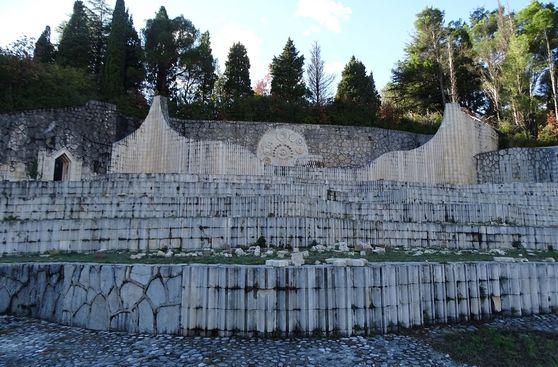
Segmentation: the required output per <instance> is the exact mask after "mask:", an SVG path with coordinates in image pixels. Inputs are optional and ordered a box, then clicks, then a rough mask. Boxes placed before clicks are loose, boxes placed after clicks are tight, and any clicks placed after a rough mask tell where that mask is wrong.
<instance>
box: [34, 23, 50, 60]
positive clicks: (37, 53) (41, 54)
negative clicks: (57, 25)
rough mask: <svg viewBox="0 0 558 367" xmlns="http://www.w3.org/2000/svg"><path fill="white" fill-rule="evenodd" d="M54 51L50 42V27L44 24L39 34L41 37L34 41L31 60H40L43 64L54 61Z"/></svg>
mask: <svg viewBox="0 0 558 367" xmlns="http://www.w3.org/2000/svg"><path fill="white" fill-rule="evenodd" d="M54 58H55V52H54V46H53V45H52V43H51V42H50V27H49V26H46V28H45V30H44V31H43V33H42V34H41V37H39V39H38V40H37V43H35V50H34V51H33V60H35V61H37V62H42V63H43V64H52V63H54Z"/></svg>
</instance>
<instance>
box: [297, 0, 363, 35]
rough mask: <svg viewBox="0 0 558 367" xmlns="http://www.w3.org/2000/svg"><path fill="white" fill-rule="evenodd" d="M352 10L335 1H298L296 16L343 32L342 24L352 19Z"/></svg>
mask: <svg viewBox="0 0 558 367" xmlns="http://www.w3.org/2000/svg"><path fill="white" fill-rule="evenodd" d="M352 12H353V11H352V9H351V8H350V7H348V6H346V5H343V4H342V3H341V2H339V1H335V0H298V7H297V10H296V15H297V16H299V17H304V18H310V19H313V20H314V21H316V22H317V23H318V24H319V25H321V26H322V27H324V28H326V29H328V30H330V31H332V32H335V33H339V32H341V22H342V21H347V20H349V18H350V17H351V14H352Z"/></svg>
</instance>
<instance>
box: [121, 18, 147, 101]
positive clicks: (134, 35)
mask: <svg viewBox="0 0 558 367" xmlns="http://www.w3.org/2000/svg"><path fill="white" fill-rule="evenodd" d="M126 17H127V22H126V79H125V83H124V90H125V91H133V92H134V93H137V92H138V90H139V89H141V86H142V84H143V82H144V81H145V68H144V66H143V61H144V59H145V54H144V52H143V48H142V46H141V41H140V38H139V35H138V32H137V31H136V29H135V28H134V21H133V20H132V16H131V15H129V14H128V12H126Z"/></svg>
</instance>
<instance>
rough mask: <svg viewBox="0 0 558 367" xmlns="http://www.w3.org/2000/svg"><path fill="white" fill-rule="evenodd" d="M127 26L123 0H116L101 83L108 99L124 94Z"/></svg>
mask: <svg viewBox="0 0 558 367" xmlns="http://www.w3.org/2000/svg"><path fill="white" fill-rule="evenodd" d="M127 26H128V15H127V14H126V7H125V4H124V0H116V5H115V7H114V12H113V14H112V23H111V26H110V34H109V38H108V46H107V58H106V62H105V68H104V74H103V83H102V84H103V85H102V93H103V95H104V96H105V97H107V98H109V99H112V98H115V97H117V96H120V95H122V94H124V92H125V88H126V66H127V65H126V49H127Z"/></svg>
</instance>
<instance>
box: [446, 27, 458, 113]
mask: <svg viewBox="0 0 558 367" xmlns="http://www.w3.org/2000/svg"><path fill="white" fill-rule="evenodd" d="M448 60H449V72H450V82H451V93H450V94H451V103H458V97H457V81H456V80H455V68H454V65H453V48H452V43H451V37H450V38H449V39H448Z"/></svg>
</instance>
